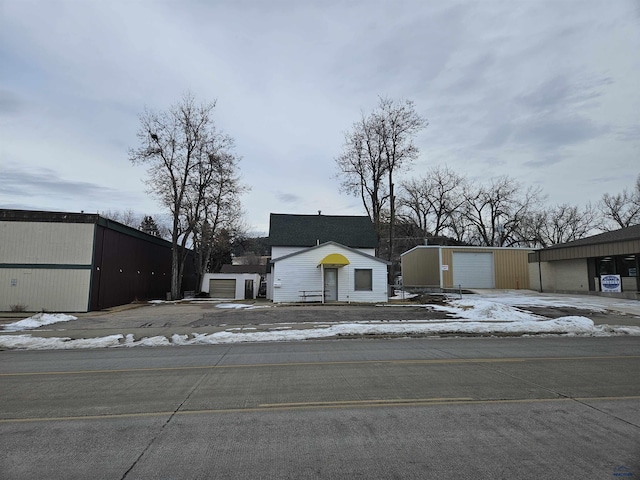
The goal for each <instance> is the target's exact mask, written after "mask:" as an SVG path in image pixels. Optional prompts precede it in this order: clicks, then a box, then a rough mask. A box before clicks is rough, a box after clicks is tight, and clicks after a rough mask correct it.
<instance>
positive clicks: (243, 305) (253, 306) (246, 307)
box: [216, 303, 269, 310]
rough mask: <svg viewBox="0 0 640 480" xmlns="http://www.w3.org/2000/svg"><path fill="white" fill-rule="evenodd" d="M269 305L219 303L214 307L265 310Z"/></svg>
mask: <svg viewBox="0 0 640 480" xmlns="http://www.w3.org/2000/svg"><path fill="white" fill-rule="evenodd" d="M267 307H269V305H247V304H244V303H219V304H218V305H216V308H227V309H240V308H242V309H245V310H255V309H256V308H267Z"/></svg>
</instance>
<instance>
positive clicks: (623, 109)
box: [0, 0, 640, 230]
mask: <svg viewBox="0 0 640 480" xmlns="http://www.w3.org/2000/svg"><path fill="white" fill-rule="evenodd" d="M52 18H55V21H51V19H52ZM0 45H2V46H1V47H0V62H2V64H3V65H4V67H5V70H4V72H5V73H4V74H3V76H2V78H1V79H0V143H1V144H2V148H1V149H0V170H4V169H6V168H12V169H15V166H16V165H17V166H19V168H21V169H22V173H23V174H26V173H28V172H29V171H31V170H33V169H36V170H38V169H40V170H42V169H44V168H48V169H51V170H52V171H53V172H54V175H53V178H59V179H61V182H63V183H64V182H78V183H84V184H101V185H102V186H103V187H104V188H105V190H104V191H103V192H102V193H100V194H99V197H98V198H92V199H87V198H86V197H85V196H84V195H82V193H81V192H80V191H79V192H78V193H77V194H76V195H75V196H70V198H65V197H57V198H56V197H53V198H52V195H51V193H50V192H43V193H42V194H39V193H38V192H37V191H36V192H34V193H32V194H30V198H29V207H30V208H51V209H55V210H75V211H77V210H81V209H82V210H87V211H94V210H118V209H127V208H130V207H132V206H134V205H136V206H137V205H141V206H143V208H144V209H145V210H147V211H149V212H151V211H153V210H158V207H157V204H156V202H155V200H154V199H152V198H149V197H147V196H146V194H145V193H144V186H143V184H142V181H141V179H142V178H143V177H144V169H142V168H139V167H133V166H131V165H130V163H129V161H128V157H127V148H128V147H132V146H135V142H136V138H135V133H136V130H137V126H138V125H137V115H138V114H139V113H141V112H142V110H143V108H144V107H145V106H148V107H150V108H152V109H166V108H167V107H168V106H169V105H171V104H172V103H175V102H176V101H178V100H179V99H180V97H181V95H182V94H183V93H184V92H185V91H186V90H191V91H193V93H194V94H195V95H196V96H197V97H198V98H201V99H203V100H205V99H206V100H213V99H217V100H218V107H217V109H216V118H217V120H218V123H219V125H220V127H221V128H222V130H224V131H225V132H226V133H228V134H230V135H232V136H233V137H234V138H235V139H236V146H237V148H236V150H237V153H238V154H239V155H240V156H242V157H243V161H242V162H241V168H242V173H243V179H244V181H245V182H246V183H248V184H249V185H251V186H252V188H253V189H252V191H251V192H250V193H248V194H247V195H245V210H246V211H247V214H248V221H249V224H251V225H253V226H255V227H258V229H259V230H265V228H266V225H267V223H268V214H269V212H283V213H289V212H291V213H294V211H295V213H303V212H304V213H313V212H315V211H316V210H318V209H322V210H323V211H324V212H326V213H332V214H362V213H364V212H363V209H362V207H361V206H360V205H359V203H358V202H357V201H354V199H353V198H350V197H347V196H345V195H341V194H339V191H338V181H337V180H336V179H335V178H333V175H334V174H335V167H334V162H333V159H334V158H335V156H336V155H337V154H338V153H339V151H340V149H341V146H342V141H343V137H342V133H343V131H345V130H346V129H348V128H349V127H350V125H351V124H352V123H353V122H354V121H355V120H356V119H357V118H358V116H359V114H360V111H361V110H365V111H367V110H369V109H371V108H372V107H373V106H374V104H375V103H376V101H377V96H378V95H389V96H391V97H394V98H409V99H411V100H414V101H415V103H416V106H417V108H418V110H419V111H420V112H421V113H422V114H423V115H424V116H425V117H427V118H428V119H429V122H430V126H429V127H428V128H427V129H426V130H425V131H424V132H423V133H422V134H421V135H420V137H419V138H418V139H417V140H418V144H419V145H420V146H421V149H422V155H421V158H420V160H419V161H418V162H416V165H415V168H414V169H413V172H412V173H408V174H409V175H411V174H420V173H421V172H422V171H424V170H425V169H426V168H427V167H428V166H430V165H433V164H435V163H443V164H444V163H446V164H448V165H449V166H450V167H451V168H453V169H455V170H458V171H460V172H463V173H467V174H468V175H469V176H470V177H474V178H478V179H486V178H487V177H488V176H491V175H502V174H508V175H511V176H514V177H516V179H519V180H521V181H524V182H526V183H528V184H532V183H537V184H540V185H542V186H543V188H544V190H545V191H546V192H547V193H548V194H549V197H550V201H552V202H553V203H559V202H571V203H578V204H583V203H586V202H587V201H589V200H592V201H593V200H596V199H598V198H599V197H600V196H601V195H602V193H604V192H607V191H608V192H617V191H620V190H622V188H624V187H628V186H630V183H631V182H632V180H630V179H633V178H635V176H636V174H637V173H638V172H637V167H635V165H634V164H633V162H632V160H631V159H632V158H635V157H634V155H635V152H637V149H638V148H639V143H640V139H639V138H638V136H637V135H633V133H634V132H636V131H637V129H638V124H639V121H638V116H637V112H638V111H640V91H638V89H637V83H638V78H640V56H638V55H637V52H638V51H639V50H640V26H639V24H638V22H637V9H634V5H633V3H632V2H613V3H611V2H605V1H594V2H582V3H580V4H579V6H576V4H575V2H552V1H550V2H515V3H514V2H511V3H504V4H500V3H496V2H489V3H482V4H477V3H474V2H464V1H458V2H454V3H445V4H440V3H437V2H420V1H413V0H404V1H399V2H393V3H392V4H391V3H389V2H384V1H374V2H348V3H345V2H322V3H321V4H316V3H309V2H306V3H305V2H294V1H291V0H289V1H276V2H269V4H268V5H267V4H264V3H262V2H257V1H255V2H253V1H240V2H230V1H229V2H227V1H222V2H215V3H207V2H198V1H190V2H181V3H178V2H174V1H162V2H151V1H136V2H125V1H122V0H116V1H113V2H77V1H66V0H54V1H44V0H32V1H27V0H5V2H3V15H2V17H0ZM605 157H606V159H607V171H608V172H610V171H611V170H612V169H613V170H617V171H619V172H621V174H619V175H609V174H608V175H607V176H608V180H606V181H604V182H602V181H600V180H599V179H600V178H601V177H603V173H602V172H603V171H604V170H603V167H602V159H603V158H605ZM578 167H579V168H578ZM634 169H635V170H634ZM125 172H126V173H125ZM624 173H626V175H625V174H624ZM24 178H25V179H27V180H28V178H27V177H26V176H25V177H24ZM29 186H30V184H29V183H28V182H27V183H25V189H29ZM112 190H116V191H120V192H122V195H118V194H117V193H116V194H114V193H113V191H112ZM17 196H18V195H17V194H16V193H14V192H6V191H5V192H0V206H8V205H16V204H20V203H21V202H23V203H24V200H20V199H18V198H16V197H17ZM297 197H299V198H301V199H302V200H300V201H299V202H297V203H295V202H294V203H293V204H292V203H291V200H292V199H295V198H297Z"/></svg>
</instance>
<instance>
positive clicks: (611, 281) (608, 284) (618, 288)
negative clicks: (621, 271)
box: [600, 275, 622, 292]
mask: <svg viewBox="0 0 640 480" xmlns="http://www.w3.org/2000/svg"><path fill="white" fill-rule="evenodd" d="M600 289H601V290H602V291H603V292H622V281H621V280H620V275H602V276H601V277H600Z"/></svg>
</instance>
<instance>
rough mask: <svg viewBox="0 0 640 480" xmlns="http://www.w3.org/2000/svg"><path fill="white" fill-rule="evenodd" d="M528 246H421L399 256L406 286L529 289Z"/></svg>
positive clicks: (421, 287) (416, 287)
mask: <svg viewBox="0 0 640 480" xmlns="http://www.w3.org/2000/svg"><path fill="white" fill-rule="evenodd" d="M531 251H532V250H531V249H530V248H512V247H457V246H436V245H420V246H417V247H414V248H412V249H411V250H409V251H407V252H405V253H403V254H402V255H401V257H400V258H401V262H402V281H403V285H404V287H405V288H415V289H433V290H438V289H447V288H488V289H492V288H498V289H518V288H529V267H528V254H529V253H530V252H531Z"/></svg>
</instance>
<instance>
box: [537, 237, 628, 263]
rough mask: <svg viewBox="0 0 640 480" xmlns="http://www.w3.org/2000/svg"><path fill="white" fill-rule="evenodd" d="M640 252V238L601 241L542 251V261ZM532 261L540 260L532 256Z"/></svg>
mask: <svg viewBox="0 0 640 480" xmlns="http://www.w3.org/2000/svg"><path fill="white" fill-rule="evenodd" d="M638 252H640V239H638V240H628V241H624V242H616V243H601V244H599V245H584V246H578V247H568V248H557V249H551V250H541V251H540V261H542V262H552V261H555V260H570V259H574V258H592V257H606V256H608V255H629V254H636V253H638ZM532 261H536V262H537V261H538V259H537V257H532Z"/></svg>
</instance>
